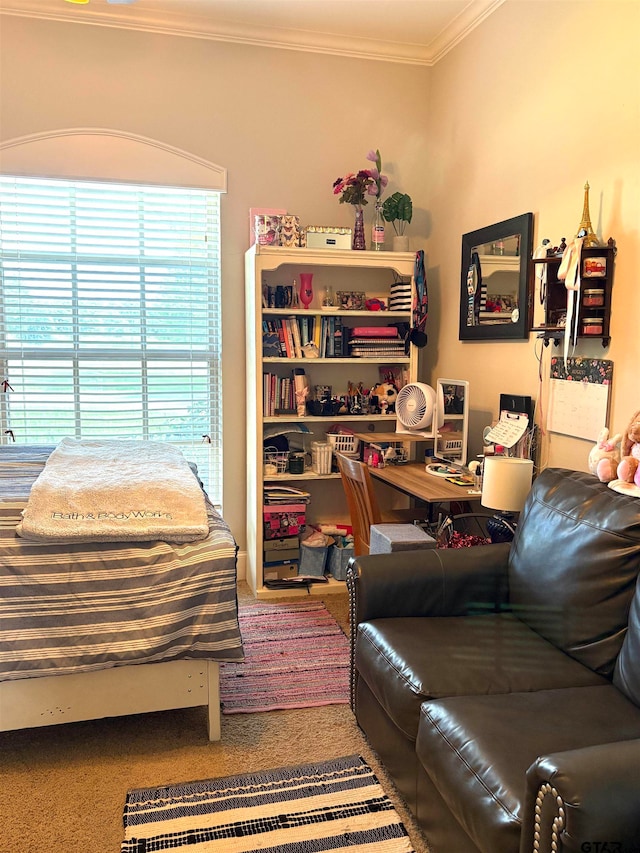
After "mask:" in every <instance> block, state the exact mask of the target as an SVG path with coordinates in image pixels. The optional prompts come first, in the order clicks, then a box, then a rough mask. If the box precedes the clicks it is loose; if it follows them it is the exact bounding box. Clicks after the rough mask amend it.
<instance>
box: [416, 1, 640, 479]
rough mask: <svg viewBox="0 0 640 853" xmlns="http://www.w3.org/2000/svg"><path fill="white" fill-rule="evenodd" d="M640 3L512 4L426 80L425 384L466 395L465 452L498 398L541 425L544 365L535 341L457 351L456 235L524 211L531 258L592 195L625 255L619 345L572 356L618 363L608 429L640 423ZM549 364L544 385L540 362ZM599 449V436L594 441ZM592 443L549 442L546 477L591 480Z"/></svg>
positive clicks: (616, 295)
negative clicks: (561, 472)
mask: <svg viewBox="0 0 640 853" xmlns="http://www.w3.org/2000/svg"><path fill="white" fill-rule="evenodd" d="M639 44H640V3H638V2H636V0H623V1H622V2H615V0H608V2H585V0H580V2H575V0H571V2H561V1H560V0H553V2H543V1H541V0H533V1H532V2H527V1H526V0H507V2H506V3H505V4H504V5H502V6H501V7H500V8H499V9H498V10H497V11H496V12H494V14H493V15H491V16H490V17H489V18H488V19H486V20H485V21H484V23H483V24H482V26H481V27H479V28H478V29H476V30H475V31H474V32H473V33H471V34H470V35H469V36H468V37H467V38H466V39H465V40H464V41H463V42H462V43H461V44H459V45H458V46H457V47H456V49H455V50H453V51H452V52H451V53H449V54H448V55H447V56H446V57H444V59H443V60H441V61H440V62H439V63H438V64H437V65H436V66H435V67H434V68H433V69H432V70H431V99H430V101H429V122H430V129H429V137H428V143H427V144H428V158H427V167H428V169H429V187H428V199H429V207H430V212H431V217H432V223H433V225H432V230H431V231H430V233H429V237H428V244H427V245H428V261H429V268H428V277H429V284H430V287H431V290H430V297H431V298H430V315H429V316H430V327H431V331H432V333H433V332H435V333H436V334H432V335H431V336H430V340H434V338H435V346H434V347H431V348H430V349H429V352H428V356H427V360H428V375H430V376H431V377H435V376H442V375H446V376H461V377H464V378H465V379H468V380H469V382H470V399H471V408H472V410H473V414H472V420H471V429H472V443H471V448H470V449H471V452H472V453H477V452H479V450H480V443H479V441H478V438H479V436H480V435H481V432H482V427H483V426H484V425H486V424H487V423H488V422H489V420H488V419H489V418H490V417H495V416H496V415H497V414H498V412H497V408H498V403H499V394H500V392H507V393H513V394H529V395H531V396H532V397H533V398H534V399H536V400H537V401H538V404H539V405H540V403H541V411H539V415H542V417H541V422H542V423H544V418H545V417H546V411H547V405H546V404H547V393H548V387H547V381H546V377H547V376H548V374H549V359H550V357H551V356H552V355H558V354H561V352H562V347H560V348H558V349H555V350H554V347H553V345H551V346H549V347H548V348H546V349H545V348H543V347H542V346H541V343H540V341H536V339H535V336H534V335H532V336H531V338H530V340H529V341H521V342H520V341H518V342H506V341H505V342H498V343H490V342H482V343H476V342H464V343H460V342H459V341H458V311H457V301H458V293H459V288H460V235H461V234H463V233H466V232H468V231H473V230H475V229H476V228H481V227H483V226H484V225H489V224H491V223H493V222H499V221H501V220H503V219H507V218H509V217H511V216H516V215H518V214H520V213H525V212H528V211H531V212H533V214H534V229H535V237H534V245H538V244H539V242H540V240H541V239H542V238H544V237H548V238H549V239H550V240H551V241H552V242H553V243H554V245H555V244H557V243H559V241H560V238H561V237H563V236H565V237H567V239H570V238H571V237H572V236H573V235H574V234H575V233H576V231H577V229H578V225H579V223H580V220H581V217H582V206H583V196H584V191H583V187H584V184H585V181H587V180H588V181H589V184H590V186H591V190H590V212H591V221H592V224H593V227H594V229H595V231H596V233H597V235H598V237H600V238H601V239H603V240H605V241H606V240H607V239H608V238H609V237H611V236H612V237H614V238H615V240H616V243H617V246H618V256H617V259H616V270H615V283H614V290H613V306H612V316H611V338H612V339H611V345H610V347H609V348H608V349H607V350H603V349H602V346H601V344H600V342H590V343H587V344H584V343H582V342H580V343H579V345H578V348H577V349H576V355H584V356H590V357H596V358H610V359H612V360H613V362H614V373H613V391H612V407H611V414H610V423H611V426H612V427H613V428H614V429H615V431H624V429H625V428H626V426H627V424H628V422H629V420H630V419H631V415H632V414H633V413H634V412H635V411H637V410H638V409H640V393H639V391H638V378H637V365H638V362H639V359H640V346H639V344H638V340H639V335H638V329H637V327H636V325H635V318H636V317H638V314H639V311H640V287H639V284H638V268H639V261H640V235H639V233H638V227H639V223H640V156H639V155H640V59H639V51H638V45H639ZM541 352H542V356H541V358H542V368H541V370H542V375H543V377H545V381H543V383H542V385H540V383H539V380H538V359H539V358H540V353H541ZM594 438H595V436H594ZM590 447H591V443H590V442H585V441H581V440H576V439H571V438H568V437H565V436H562V435H558V434H555V433H551V434H548V435H547V436H546V438H545V440H544V441H543V452H542V458H541V463H542V465H562V466H566V467H569V468H576V469H583V470H586V462H587V455H588V452H589V449H590Z"/></svg>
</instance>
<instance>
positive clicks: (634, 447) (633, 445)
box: [617, 411, 640, 486]
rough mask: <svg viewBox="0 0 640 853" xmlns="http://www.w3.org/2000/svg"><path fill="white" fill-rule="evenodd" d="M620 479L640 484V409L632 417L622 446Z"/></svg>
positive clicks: (618, 471) (619, 467) (619, 466)
mask: <svg viewBox="0 0 640 853" xmlns="http://www.w3.org/2000/svg"><path fill="white" fill-rule="evenodd" d="M620 450H621V454H622V455H621V458H620V462H619V464H618V469H617V474H618V479H619V480H622V481H623V482H624V483H635V485H636V486H640V411H638V412H636V413H635V415H634V416H633V417H632V418H631V423H630V424H629V427H628V429H627V432H626V435H625V437H624V439H623V440H622V444H621V447H620Z"/></svg>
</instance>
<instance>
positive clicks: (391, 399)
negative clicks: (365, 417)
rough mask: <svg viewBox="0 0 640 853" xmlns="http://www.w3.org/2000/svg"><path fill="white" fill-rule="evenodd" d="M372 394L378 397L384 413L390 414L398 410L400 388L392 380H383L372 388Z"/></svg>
mask: <svg viewBox="0 0 640 853" xmlns="http://www.w3.org/2000/svg"><path fill="white" fill-rule="evenodd" d="M371 396H372V397H377V398H378V406H379V407H380V411H381V412H382V414H383V415H390V414H391V413H392V412H395V410H396V400H397V399H398V389H397V388H396V386H395V385H393V384H392V383H391V382H381V383H380V384H379V385H376V386H375V387H374V388H372V389H371Z"/></svg>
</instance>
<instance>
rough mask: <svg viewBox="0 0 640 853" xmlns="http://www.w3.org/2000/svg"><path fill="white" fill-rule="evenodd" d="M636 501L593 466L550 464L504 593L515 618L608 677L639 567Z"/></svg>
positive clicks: (532, 496) (520, 534)
mask: <svg viewBox="0 0 640 853" xmlns="http://www.w3.org/2000/svg"><path fill="white" fill-rule="evenodd" d="M639 509H640V504H639V503H638V501H637V500H635V499H632V498H630V497H628V496H626V495H619V494H617V493H616V492H614V491H612V490H611V489H609V488H608V487H607V486H606V485H605V484H604V483H601V482H600V481H599V480H598V479H597V478H596V477H594V476H592V475H591V474H586V473H583V472H580V471H568V470H565V469H559V468H547V469H546V470H545V471H543V472H542V473H541V474H540V475H539V477H538V478H537V479H536V481H535V483H534V485H533V487H532V489H531V492H530V493H529V496H528V498H527V502H526V505H525V508H524V510H523V511H522V513H521V516H520V522H519V524H518V528H517V530H516V536H515V538H514V541H513V544H512V547H511V552H510V555H509V601H510V604H511V606H512V607H513V608H514V609H515V610H516V612H517V613H518V615H519V616H520V618H522V619H524V621H525V622H527V624H528V625H530V626H531V627H532V628H533V629H534V630H535V631H537V632H538V633H539V634H541V635H542V636H543V637H546V638H547V639H548V640H549V641H550V642H552V643H553V644H554V645H556V646H558V648H560V649H563V650H564V651H566V652H567V654H570V655H572V657H574V658H576V660H579V661H581V662H582V663H584V664H585V666H588V667H590V668H591V669H593V670H595V671H596V672H599V673H601V674H603V675H606V676H608V677H609V678H610V677H611V676H612V675H613V669H614V665H615V661H616V658H617V656H618V653H619V652H620V648H621V646H622V642H623V640H624V634H625V627H626V625H627V618H628V614H629V607H630V605H631V599H632V597H633V592H634V589H635V582H636V577H637V575H638V571H639V570H640V512H639V511H638V510H639Z"/></svg>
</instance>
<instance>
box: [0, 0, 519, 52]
mask: <svg viewBox="0 0 640 853" xmlns="http://www.w3.org/2000/svg"><path fill="white" fill-rule="evenodd" d="M504 2H505V0H470V2H469V3H467V5H466V6H465V7H464V9H463V10H462V12H461V13H460V14H458V15H457V16H456V17H455V18H454V19H453V20H452V21H451V22H450V23H449V24H447V26H446V27H445V28H444V29H443V30H441V32H439V33H438V34H437V36H436V37H435V38H434V39H433V40H432V41H431V42H430V43H429V44H419V43H415V42H410V41H406V42H404V41H403V42H398V41H390V40H385V39H377V38H376V39H371V38H359V37H356V36H354V35H353V34H352V33H349V34H347V35H342V34H335V33H330V32H319V31H311V30H306V29H299V28H285V27H271V26H261V25H256V24H252V23H248V22H237V21H229V20H221V19H218V20H216V19H215V18H214V17H213V16H212V17H211V18H209V17H207V16H203V15H185V14H182V13H179V12H176V11H172V12H167V11H162V12H157V11H149V10H148V9H144V10H143V7H142V6H136V5H130V6H125V5H123V6H119V5H110V6H102V8H101V7H99V6H92V5H91V4H87V5H81V6H73V5H72V4H68V3H64V2H62V0H2V5H1V6H0V14H3V15H12V16H17V17H23V18H34V19H38V20H46V21H62V22H65V23H74V24H84V25H93V26H101V27H112V28H116V29H127V30H138V31H141V32H147V33H156V34H161V35H170V36H182V37H187V38H199V39H207V40H210V41H221V42H229V43H233V44H245V45H252V46H256V47H267V48H279V49H282V50H296V51H303V52H307V53H321V54H330V55H334V56H346V57H351V58H355V59H369V60H375V61H382V62H395V63H404V64H409V65H424V66H430V65H434V64H435V63H436V62H438V61H439V60H440V59H442V57H443V56H445V55H446V54H447V53H448V52H449V51H450V50H451V49H452V48H453V47H455V46H456V45H457V44H459V42H460V41H462V40H463V39H464V38H465V37H466V36H467V35H468V34H469V33H470V32H472V31H473V30H474V29H475V28H476V27H477V26H478V25H479V24H481V23H482V21H484V20H485V18H487V17H488V16H489V15H490V14H491V13H492V12H494V11H495V10H496V9H497V8H498V7H499V6H501V5H502V3H504Z"/></svg>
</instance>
